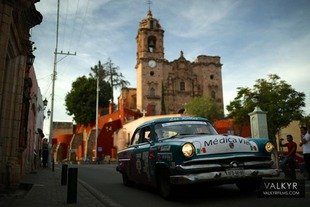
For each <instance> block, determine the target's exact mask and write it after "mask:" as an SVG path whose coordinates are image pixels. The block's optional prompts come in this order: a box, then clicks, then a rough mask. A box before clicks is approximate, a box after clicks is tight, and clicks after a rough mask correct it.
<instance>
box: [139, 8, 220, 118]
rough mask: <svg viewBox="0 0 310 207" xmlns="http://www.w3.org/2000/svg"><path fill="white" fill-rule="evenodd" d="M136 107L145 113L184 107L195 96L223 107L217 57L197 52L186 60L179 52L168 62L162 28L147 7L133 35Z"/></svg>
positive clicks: (170, 110)
mask: <svg viewBox="0 0 310 207" xmlns="http://www.w3.org/2000/svg"><path fill="white" fill-rule="evenodd" d="M136 43H137V54H136V55H137V57H136V59H137V60H136V61H137V63H136V77H137V90H136V107H137V109H139V110H140V112H143V113H145V112H146V115H148V116H150V115H159V114H173V113H178V112H181V111H183V110H184V107H185V105H186V103H189V102H190V101H191V100H192V99H193V98H195V97H202V96H205V97H209V98H210V99H213V100H215V101H216V103H218V105H219V106H220V107H221V108H223V87H222V73H221V70H222V64H221V61H220V57H219V56H209V55H199V56H197V58H196V60H194V61H189V60H187V59H186V58H185V55H184V53H183V51H181V52H180V56H179V58H177V59H175V60H173V61H168V60H166V59H165V53H164V30H163V29H162V28H161V26H160V24H159V21H158V20H157V19H155V18H153V15H152V12H151V10H149V11H148V13H147V15H146V17H145V18H144V19H142V21H141V22H140V23H139V28H138V34H137V37H136Z"/></svg>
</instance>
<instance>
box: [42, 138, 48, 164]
mask: <svg viewBox="0 0 310 207" xmlns="http://www.w3.org/2000/svg"><path fill="white" fill-rule="evenodd" d="M47 161H48V143H47V139H43V144H42V163H43V168H46V167H47Z"/></svg>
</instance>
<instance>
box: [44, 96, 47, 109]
mask: <svg viewBox="0 0 310 207" xmlns="http://www.w3.org/2000/svg"><path fill="white" fill-rule="evenodd" d="M47 102H48V101H47V99H46V98H45V99H44V101H43V106H44V109H45V108H46V106H47Z"/></svg>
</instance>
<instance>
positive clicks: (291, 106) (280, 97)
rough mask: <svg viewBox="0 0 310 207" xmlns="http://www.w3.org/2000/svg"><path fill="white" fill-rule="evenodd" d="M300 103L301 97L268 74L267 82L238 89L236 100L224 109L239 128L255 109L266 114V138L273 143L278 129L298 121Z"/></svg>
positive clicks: (302, 95)
mask: <svg viewBox="0 0 310 207" xmlns="http://www.w3.org/2000/svg"><path fill="white" fill-rule="evenodd" d="M304 100H305V94H304V93H302V92H297V91H295V90H294V89H293V88H292V86H291V85H289V84H288V83H286V82H285V81H284V80H280V77H279V76H278V75H276V74H271V75H269V76H268V79H258V80H256V83H255V84H254V86H253V88H248V87H245V88H243V87H241V88H238V92H237V96H236V97H235V99H234V100H233V101H232V102H230V104H229V105H228V106H227V107H226V108H227V110H228V112H229V115H228V116H230V117H232V118H234V120H235V123H236V124H238V125H239V126H240V125H243V124H244V123H245V122H246V121H248V120H249V116H248V113H250V112H252V111H253V110H254V108H255V106H259V107H260V108H261V109H262V110H263V111H266V112H267V122H268V134H269V138H270V139H271V140H272V141H275V135H276V133H277V132H278V130H279V129H281V128H283V127H286V126H288V125H289V123H290V122H291V121H293V120H300V119H301V118H302V113H303V110H302V107H304V106H305V102H304Z"/></svg>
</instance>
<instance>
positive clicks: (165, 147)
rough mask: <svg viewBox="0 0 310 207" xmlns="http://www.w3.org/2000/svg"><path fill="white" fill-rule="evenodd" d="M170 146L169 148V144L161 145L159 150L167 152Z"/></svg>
mask: <svg viewBox="0 0 310 207" xmlns="http://www.w3.org/2000/svg"><path fill="white" fill-rule="evenodd" d="M170 148H171V146H169V145H166V146H161V147H160V151H161V152H167V151H170Z"/></svg>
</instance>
